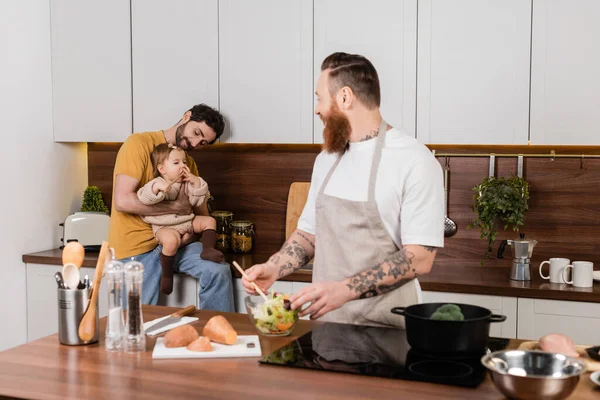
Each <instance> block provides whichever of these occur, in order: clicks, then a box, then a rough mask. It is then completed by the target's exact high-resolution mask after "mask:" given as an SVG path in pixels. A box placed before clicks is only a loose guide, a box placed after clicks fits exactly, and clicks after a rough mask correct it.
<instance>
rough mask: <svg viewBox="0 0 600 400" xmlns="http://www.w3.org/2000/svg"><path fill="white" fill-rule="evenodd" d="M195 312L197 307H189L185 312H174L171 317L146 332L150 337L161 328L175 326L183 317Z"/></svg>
mask: <svg viewBox="0 0 600 400" xmlns="http://www.w3.org/2000/svg"><path fill="white" fill-rule="evenodd" d="M194 311H196V306H187V307H186V308H184V309H183V310H179V311H177V312H174V313H173V314H171V315H169V318H166V319H163V320H162V321H160V322H158V323H156V324H154V325H152V326H151V327H150V328H148V330H147V331H146V334H147V335H150V334H152V333H153V332H155V331H157V330H159V329H161V328H164V327H165V326H167V325H171V324H175V323H177V322H179V321H180V320H181V317H185V316H186V315H190V314H191V313H193V312H194Z"/></svg>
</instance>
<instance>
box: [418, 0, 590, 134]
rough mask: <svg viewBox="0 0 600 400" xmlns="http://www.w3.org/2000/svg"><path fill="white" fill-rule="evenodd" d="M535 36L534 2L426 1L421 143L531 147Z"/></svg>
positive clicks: (422, 4) (422, 6) (422, 9)
mask: <svg viewBox="0 0 600 400" xmlns="http://www.w3.org/2000/svg"><path fill="white" fill-rule="evenodd" d="M565 3H566V0H565ZM573 7H578V6H575V5H574V6H573ZM534 8H535V7H534ZM590 18H591V16H590ZM595 30H596V31H597V30H598V28H595ZM530 32H531V2H530V1H523V0H496V1H481V0H454V1H447V0H421V1H419V10H418V53H417V54H418V63H417V65H418V68H417V139H419V141H421V142H423V143H457V144H527V139H528V124H529V70H530V68H529V64H530ZM569 37H570V36H569ZM592 37H593V35H590V38H589V40H590V41H591V40H592ZM565 40H566V41H567V40H568V42H570V41H571V39H567V38H566V37H565ZM590 71H591V69H590ZM590 90H591V89H590Z"/></svg>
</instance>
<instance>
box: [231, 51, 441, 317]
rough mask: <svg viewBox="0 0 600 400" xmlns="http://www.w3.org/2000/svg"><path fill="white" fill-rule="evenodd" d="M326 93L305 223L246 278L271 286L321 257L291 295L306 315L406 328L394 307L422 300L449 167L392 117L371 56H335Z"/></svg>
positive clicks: (323, 82)
mask: <svg viewBox="0 0 600 400" xmlns="http://www.w3.org/2000/svg"><path fill="white" fill-rule="evenodd" d="M316 95H317V106H316V109H315V113H316V114H317V115H319V116H320V118H321V119H322V120H323V122H324V123H325V129H324V131H323V138H324V144H323V151H322V152H321V154H319V156H318V157H317V159H316V161H315V165H314V168H313V175H312V179H311V186H310V191H309V195H308V199H307V203H306V205H305V207H304V210H303V213H302V216H301V217H300V220H299V221H298V228H297V229H296V230H295V231H294V233H293V234H292V235H291V236H290V238H289V239H288V240H287V242H286V243H285V244H284V245H283V247H282V248H281V250H280V251H279V252H278V253H276V254H274V255H273V256H272V257H271V258H270V259H269V260H268V261H267V262H266V263H264V264H258V265H254V266H253V267H251V268H250V269H248V270H247V271H246V272H247V275H248V280H246V279H245V278H244V279H243V281H242V282H243V284H244V287H245V288H246V291H247V292H248V293H250V294H254V293H255V291H254V289H253V287H252V285H251V283H250V282H255V283H256V284H257V285H258V286H260V287H261V289H263V290H268V289H269V287H271V285H272V284H273V283H274V282H275V281H276V280H277V279H279V278H282V277H284V276H286V275H288V274H290V273H292V272H294V271H295V270H297V269H299V268H301V267H302V266H304V265H306V264H307V263H308V262H309V261H310V260H311V259H313V257H314V266H313V284H312V285H310V286H308V287H306V288H304V289H302V290H301V291H299V292H298V293H295V294H293V296H292V297H291V299H290V300H291V301H292V308H293V309H301V312H300V316H304V315H310V317H311V319H317V318H319V319H320V320H324V321H330V322H341V323H349V324H358V325H372V326H396V327H403V326H404V318H403V317H401V316H398V315H395V314H392V313H391V312H390V309H391V308H392V307H396V306H409V305H412V304H416V303H418V302H419V299H420V290H421V289H420V287H419V283H418V281H417V279H416V278H417V277H418V276H420V275H424V274H427V273H429V271H430V270H431V267H432V265H433V261H434V258H435V255H436V252H437V249H438V248H439V247H442V246H443V243H444V233H443V230H444V222H443V221H444V188H443V180H442V170H441V167H440V165H439V163H438V162H437V161H436V160H435V157H434V156H433V155H432V154H431V152H430V151H429V150H428V149H427V147H426V146H424V145H423V144H421V143H419V142H418V141H417V140H416V139H415V138H414V137H413V136H411V135H408V134H406V133H405V132H403V131H402V130H401V129H396V128H393V127H391V126H389V125H388V124H387V123H386V122H385V121H384V120H383V118H382V116H381V113H380V111H379V105H380V99H381V95H380V88H379V78H378V75H377V71H376V70H375V68H374V67H373V65H372V64H371V62H369V60H367V59H366V58H365V57H362V56H359V55H353V54H346V53H334V54H332V55H330V56H329V57H327V58H326V59H325V60H324V61H323V63H322V66H321V75H320V77H319V80H318V83H317V91H316Z"/></svg>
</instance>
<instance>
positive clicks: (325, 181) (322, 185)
mask: <svg viewBox="0 0 600 400" xmlns="http://www.w3.org/2000/svg"><path fill="white" fill-rule="evenodd" d="M341 159H342V154H340V155H339V156H338V158H337V160H335V163H334V164H333V166H332V167H331V169H330V170H329V172H328V173H327V176H326V177H325V180H324V181H323V183H322V184H321V188H320V189H319V194H318V196H319V197H320V196H322V195H323V193H325V187H326V186H327V183H329V178H331V175H333V171H335V169H336V168H337V166H338V164H339V163H340V160H341Z"/></svg>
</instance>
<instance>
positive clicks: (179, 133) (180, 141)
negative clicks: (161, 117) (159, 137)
mask: <svg viewBox="0 0 600 400" xmlns="http://www.w3.org/2000/svg"><path fill="white" fill-rule="evenodd" d="M188 122H190V121H188ZM188 122H186V123H185V124H183V125H180V126H178V127H177V130H176V131H175V146H179V147H181V148H182V149H184V150H191V147H192V145H191V143H190V141H189V140H187V138H185V137H183V130H184V129H185V126H186V125H187V124H188Z"/></svg>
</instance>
